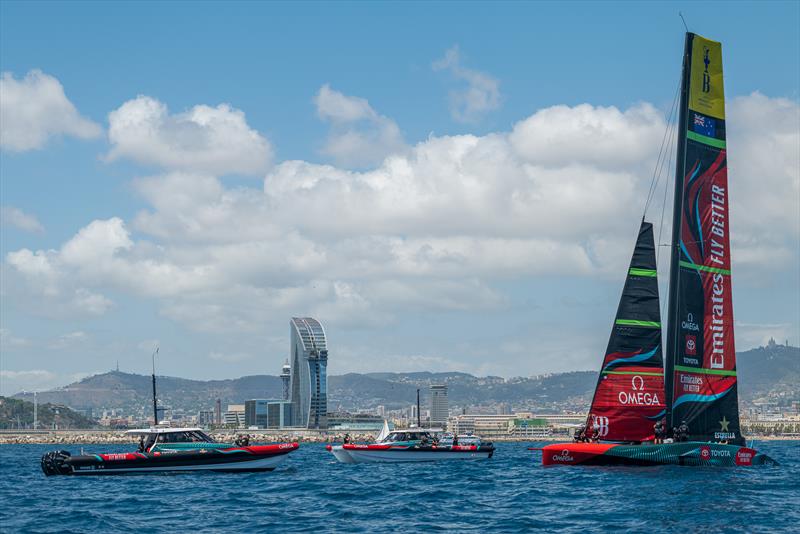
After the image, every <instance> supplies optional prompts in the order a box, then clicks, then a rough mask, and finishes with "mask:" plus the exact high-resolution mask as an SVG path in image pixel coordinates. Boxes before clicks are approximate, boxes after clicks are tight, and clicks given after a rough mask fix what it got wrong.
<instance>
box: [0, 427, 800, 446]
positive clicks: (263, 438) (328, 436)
mask: <svg viewBox="0 0 800 534" xmlns="http://www.w3.org/2000/svg"><path fill="white" fill-rule="evenodd" d="M209 434H210V435H211V436H212V437H213V438H214V439H215V440H216V441H219V442H221V443H233V441H234V440H235V439H236V437H237V436H239V435H243V434H249V436H250V440H251V441H252V442H254V443H259V442H294V441H296V442H298V443H341V442H342V440H343V438H344V433H339V432H335V433H334V432H331V433H324V434H323V433H319V432H314V431H303V430H299V431H295V432H286V431H276V430H272V431H269V430H241V431H224V432H219V431H216V432H215V431H209ZM350 436H351V438H352V439H353V441H357V442H369V441H373V440H374V439H375V435H374V434H367V433H360V434H355V433H350ZM747 439H748V441H749V440H758V441H792V440H798V439H800V437H798V436H748V437H747ZM135 441H136V438H135V437H133V436H130V435H127V434H125V431H124V430H123V431H120V430H36V431H33V430H28V431H24V430H2V431H0V445H57V444H64V445H124V444H130V443H134V442H135ZM487 441H492V442H495V443H534V442H559V441H560V442H565V441H572V440H571V439H570V437H569V436H551V437H548V438H537V439H532V438H511V437H508V438H506V437H502V438H487Z"/></svg>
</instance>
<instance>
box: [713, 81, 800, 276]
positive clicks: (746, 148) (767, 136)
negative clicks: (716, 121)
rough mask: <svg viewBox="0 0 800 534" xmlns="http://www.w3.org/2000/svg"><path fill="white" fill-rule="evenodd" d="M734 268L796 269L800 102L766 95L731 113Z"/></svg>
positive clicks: (799, 251) (742, 102)
mask: <svg viewBox="0 0 800 534" xmlns="http://www.w3.org/2000/svg"><path fill="white" fill-rule="evenodd" d="M727 111H728V112H727V120H726V124H727V132H728V145H727V146H728V150H729V152H728V180H729V184H730V189H731V239H732V259H733V261H734V265H735V266H743V267H752V268H754V269H757V268H762V269H767V270H770V271H775V270H781V269H786V268H787V267H790V266H792V265H794V267H795V270H796V269H797V263H798V259H799V258H798V256H800V201H798V199H800V127H798V125H800V104H798V103H797V102H795V101H792V100H788V99H785V98H769V97H767V96H765V95H763V94H761V93H758V92H756V93H753V94H751V95H748V96H742V97H737V98H733V99H732V100H731V102H730V104H729V106H728V110H727Z"/></svg>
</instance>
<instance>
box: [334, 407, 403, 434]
mask: <svg viewBox="0 0 800 534" xmlns="http://www.w3.org/2000/svg"><path fill="white" fill-rule="evenodd" d="M389 428H390V429H391V428H394V425H393V424H390V425H389ZM328 429H329V430H336V431H340V432H375V433H378V432H380V431H381V430H382V429H383V417H382V416H380V415H372V414H363V413H355V414H353V413H347V412H337V413H329V414H328Z"/></svg>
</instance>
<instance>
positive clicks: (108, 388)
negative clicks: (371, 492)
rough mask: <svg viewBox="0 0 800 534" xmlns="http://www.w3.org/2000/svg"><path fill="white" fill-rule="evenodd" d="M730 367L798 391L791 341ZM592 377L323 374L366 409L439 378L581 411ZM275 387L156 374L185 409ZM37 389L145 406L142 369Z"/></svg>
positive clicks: (333, 401) (335, 395) (528, 403)
mask: <svg viewBox="0 0 800 534" xmlns="http://www.w3.org/2000/svg"><path fill="white" fill-rule="evenodd" d="M737 369H738V372H739V376H740V397H741V399H742V400H743V401H744V402H752V401H753V400H755V399H759V398H763V397H769V396H770V395H778V396H780V395H779V394H780V392H784V393H785V392H786V391H789V392H790V395H789V396H790V397H792V396H794V397H796V396H797V395H798V390H800V349H798V348H797V347H788V346H784V345H775V344H772V345H769V346H767V347H758V348H756V349H751V350H749V351H745V352H742V353H739V354H737ZM596 380H597V372H595V371H572V372H567V373H550V374H543V375H538V376H533V377H514V378H509V379H504V378H502V377H497V376H486V377H476V376H473V375H471V374H469V373H464V372H458V371H453V372H445V373H433V372H427V371H421V372H413V373H396V372H380V373H346V374H343V375H330V376H329V377H328V399H329V402H328V406H329V410H331V411H333V410H336V409H339V408H341V409H345V410H354V409H374V408H375V407H377V406H379V405H383V406H384V407H385V408H386V409H398V408H403V407H408V406H410V405H411V404H413V403H414V402H415V401H416V390H417V388H420V389H422V392H421V393H422V398H423V400H425V399H427V394H428V390H427V388H428V386H429V385H430V384H433V383H443V384H447V385H448V386H449V392H448V394H449V401H450V404H451V406H457V407H465V408H466V407H469V406H478V405H483V406H486V405H493V404H499V403H505V404H508V405H510V407H512V408H514V409H525V410H539V411H544V410H564V409H576V410H581V409H585V407H586V405H587V404H588V402H589V399H590V397H591V394H592V392H593V390H594V386H595V383H596ZM282 391H283V387H282V383H281V380H280V378H279V377H277V376H273V375H248V376H243V377H240V378H231V379H219V380H207V381H203V380H192V379H186V378H179V377H168V376H162V377H158V392H159V395H158V396H159V403H160V405H162V406H165V407H168V408H170V409H173V410H182V411H184V412H185V413H190V414H191V413H193V412H194V413H196V412H197V411H198V410H200V409H209V408H211V407H212V406H213V404H214V402H215V401H216V399H220V401H221V403H222V405H223V410H224V409H225V408H226V407H227V405H228V404H241V403H243V402H244V401H245V400H247V399H258V398H262V399H263V398H280V397H281V396H282ZM792 392H794V393H792ZM38 395H39V399H40V401H41V402H51V403H54V404H62V405H66V406H70V407H72V408H74V409H78V410H87V409H91V410H99V409H119V410H122V411H124V412H125V413H136V412H139V413H143V414H146V413H148V411H149V409H150V408H149V406H150V402H151V382H150V376H147V375H137V374H132V373H123V372H119V371H110V372H108V373H102V374H99V375H94V376H91V377H87V378H84V379H83V380H81V381H78V382H75V383H73V384H69V385H67V386H64V387H62V388H57V389H54V390H50V391H45V392H40V393H38ZM783 396H785V395H783ZM14 397H15V398H24V399H26V400H30V398H29V397H31V394H19V393H18V394H17V395H14ZM134 408H136V411H134Z"/></svg>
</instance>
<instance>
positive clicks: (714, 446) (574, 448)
mask: <svg viewBox="0 0 800 534" xmlns="http://www.w3.org/2000/svg"><path fill="white" fill-rule="evenodd" d="M542 465H547V466H549V465H631V466H648V465H686V466H715V467H737V466H742V467H749V466H754V465H777V462H776V461H775V460H773V459H772V458H770V457H769V456H767V455H766V454H763V453H760V452H758V451H756V450H755V449H751V448H748V447H741V446H739V445H726V444H722V443H706V442H699V441H685V442H678V443H661V444H657V445H656V444H651V443H645V444H641V445H620V444H613V443H554V444H551V445H547V446H545V447H543V448H542Z"/></svg>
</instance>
